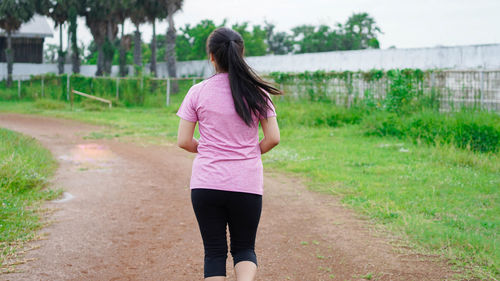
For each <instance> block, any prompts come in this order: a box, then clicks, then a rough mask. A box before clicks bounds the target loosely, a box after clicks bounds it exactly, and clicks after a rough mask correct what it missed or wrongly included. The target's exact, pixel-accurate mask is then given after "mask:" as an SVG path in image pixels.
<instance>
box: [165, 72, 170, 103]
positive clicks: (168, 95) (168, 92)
mask: <svg viewBox="0 0 500 281" xmlns="http://www.w3.org/2000/svg"><path fill="white" fill-rule="evenodd" d="M166 104H167V106H169V105H170V78H168V77H167V97H166Z"/></svg>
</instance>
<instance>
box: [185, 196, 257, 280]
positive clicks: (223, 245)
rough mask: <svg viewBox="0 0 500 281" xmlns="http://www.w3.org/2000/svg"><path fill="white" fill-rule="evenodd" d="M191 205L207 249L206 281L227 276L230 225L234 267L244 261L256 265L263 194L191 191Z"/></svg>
mask: <svg viewBox="0 0 500 281" xmlns="http://www.w3.org/2000/svg"><path fill="white" fill-rule="evenodd" d="M191 202H192V203H193V209H194V213H195V215H196V219H197V220H198V225H199V227H200V232H201V237H202V238H203V246H204V248H205V267H204V268H205V278H207V277H211V276H226V259H227V240H226V226H229V234H230V239H231V255H232V256H233V262H234V265H236V264H237V263H239V262H241V261H251V262H253V263H255V264H256V265H257V257H256V255H255V251H254V248H255V235H256V233H257V226H258V225H259V220H260V213H261V210H262V195H257V194H251V193H242V192H232V191H222V190H214V189H192V190H191Z"/></svg>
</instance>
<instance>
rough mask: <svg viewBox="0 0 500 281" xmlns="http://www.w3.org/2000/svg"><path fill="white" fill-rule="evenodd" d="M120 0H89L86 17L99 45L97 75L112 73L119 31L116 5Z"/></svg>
mask: <svg viewBox="0 0 500 281" xmlns="http://www.w3.org/2000/svg"><path fill="white" fill-rule="evenodd" d="M119 2H120V1H118V0H113V1H109V0H87V1H86V10H85V19H86V23H87V26H88V27H89V29H90V32H91V33H92V36H93V37H94V42H95V43H96V45H97V49H98V52H99V54H98V57H97V71H96V75H97V76H101V75H103V74H110V73H111V63H112V60H113V56H114V46H113V41H114V39H115V38H116V34H117V33H118V17H117V15H116V7H117V6H118V5H119Z"/></svg>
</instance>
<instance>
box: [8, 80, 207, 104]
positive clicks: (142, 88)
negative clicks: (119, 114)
mask: <svg viewBox="0 0 500 281" xmlns="http://www.w3.org/2000/svg"><path fill="white" fill-rule="evenodd" d="M13 79H14V86H15V87H11V88H6V87H1V86H0V89H1V88H3V89H4V93H3V95H0V98H3V99H37V98H53V99H61V100H67V101H69V100H70V93H71V90H77V91H81V92H84V93H87V94H91V95H95V96H101V97H106V98H110V99H111V100H112V101H113V102H114V103H124V104H125V105H143V104H144V103H145V102H146V101H147V100H149V104H150V105H159V104H163V105H165V106H169V105H170V97H171V95H172V94H173V93H177V92H185V91H187V89H189V87H190V86H192V85H194V84H196V83H198V82H200V81H201V80H203V79H205V78H204V77H186V78H154V77H148V76H140V77H99V76H81V75H66V74H63V75H54V74H47V75H35V76H29V77H27V76H15V77H13ZM3 83H5V82H3ZM14 88H15V89H16V90H17V91H16V92H15V93H14ZM179 88H180V89H179ZM80 100H81V98H79V97H75V101H80Z"/></svg>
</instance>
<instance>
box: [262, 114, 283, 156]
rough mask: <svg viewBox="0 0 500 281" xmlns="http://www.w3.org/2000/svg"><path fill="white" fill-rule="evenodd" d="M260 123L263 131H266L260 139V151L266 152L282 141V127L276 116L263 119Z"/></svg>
mask: <svg viewBox="0 0 500 281" xmlns="http://www.w3.org/2000/svg"><path fill="white" fill-rule="evenodd" d="M260 125H261V126H262V132H264V138H263V139H262V140H261V141H260V143H259V146H260V153H261V154H264V153H266V152H268V151H269V150H271V149H273V147H275V146H277V145H278V143H280V128H279V127H278V121H277V120H276V117H269V118H267V119H261V120H260Z"/></svg>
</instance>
